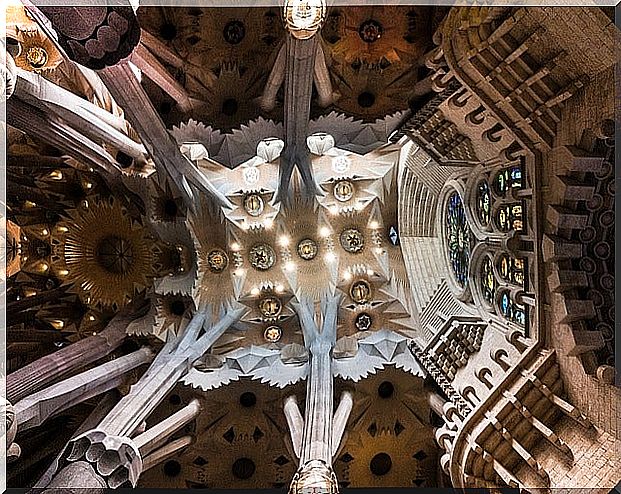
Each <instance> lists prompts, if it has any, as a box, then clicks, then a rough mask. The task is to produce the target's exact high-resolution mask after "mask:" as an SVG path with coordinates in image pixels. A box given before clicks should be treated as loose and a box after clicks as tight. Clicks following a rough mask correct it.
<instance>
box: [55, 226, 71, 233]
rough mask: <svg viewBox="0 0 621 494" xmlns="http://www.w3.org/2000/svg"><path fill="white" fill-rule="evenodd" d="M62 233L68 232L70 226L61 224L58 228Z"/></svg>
mask: <svg viewBox="0 0 621 494" xmlns="http://www.w3.org/2000/svg"><path fill="white" fill-rule="evenodd" d="M56 229H57V230H58V231H59V232H60V233H67V232H68V231H69V228H67V227H66V226H59V227H58V228H56Z"/></svg>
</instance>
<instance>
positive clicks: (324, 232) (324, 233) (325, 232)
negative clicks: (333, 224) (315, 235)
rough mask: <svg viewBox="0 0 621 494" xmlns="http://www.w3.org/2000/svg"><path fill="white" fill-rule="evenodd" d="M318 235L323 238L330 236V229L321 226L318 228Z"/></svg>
mask: <svg viewBox="0 0 621 494" xmlns="http://www.w3.org/2000/svg"><path fill="white" fill-rule="evenodd" d="M319 236H320V237H323V238H326V237H329V236H330V229H329V228H328V227H327V226H322V227H321V228H320V229H319Z"/></svg>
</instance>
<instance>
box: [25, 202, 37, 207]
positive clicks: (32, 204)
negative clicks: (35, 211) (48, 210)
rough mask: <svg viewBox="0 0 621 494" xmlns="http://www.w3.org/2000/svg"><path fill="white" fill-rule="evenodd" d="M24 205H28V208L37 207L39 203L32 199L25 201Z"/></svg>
mask: <svg viewBox="0 0 621 494" xmlns="http://www.w3.org/2000/svg"><path fill="white" fill-rule="evenodd" d="M24 206H26V207H27V208H35V207H37V203H36V202H32V201H25V202H24Z"/></svg>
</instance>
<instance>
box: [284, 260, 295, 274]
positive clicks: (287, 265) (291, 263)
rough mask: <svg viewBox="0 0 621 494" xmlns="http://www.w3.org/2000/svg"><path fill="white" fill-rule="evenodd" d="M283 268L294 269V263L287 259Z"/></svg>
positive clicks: (290, 270)
mask: <svg viewBox="0 0 621 494" xmlns="http://www.w3.org/2000/svg"><path fill="white" fill-rule="evenodd" d="M285 269H286V270H287V271H289V272H292V271H295V263H294V262H293V261H289V262H288V263H287V264H285Z"/></svg>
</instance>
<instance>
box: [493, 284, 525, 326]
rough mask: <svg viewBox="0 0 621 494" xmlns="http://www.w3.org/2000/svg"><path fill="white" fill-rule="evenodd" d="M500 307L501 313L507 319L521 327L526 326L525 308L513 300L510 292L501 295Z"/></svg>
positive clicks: (503, 292) (505, 291)
mask: <svg viewBox="0 0 621 494" xmlns="http://www.w3.org/2000/svg"><path fill="white" fill-rule="evenodd" d="M498 305H499V309H500V313H501V314H502V315H503V316H504V318H505V319H508V320H509V321H512V322H514V323H516V324H519V325H520V326H525V325H526V312H525V309H524V306H522V305H519V304H517V303H515V302H514V301H513V300H512V299H511V294H510V293H509V291H508V290H503V291H501V292H500V293H499V300H498Z"/></svg>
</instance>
